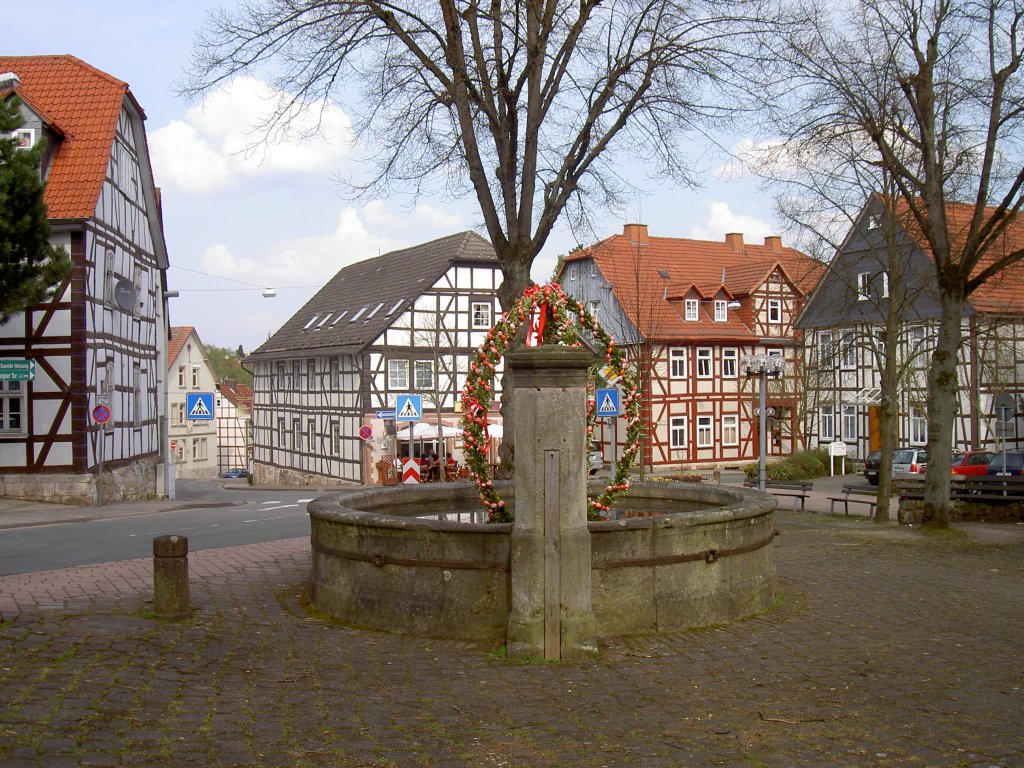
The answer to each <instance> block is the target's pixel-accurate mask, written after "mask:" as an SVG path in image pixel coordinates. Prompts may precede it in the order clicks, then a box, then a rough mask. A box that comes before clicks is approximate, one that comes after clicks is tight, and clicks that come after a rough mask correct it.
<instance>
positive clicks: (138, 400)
mask: <svg viewBox="0 0 1024 768" xmlns="http://www.w3.org/2000/svg"><path fill="white" fill-rule="evenodd" d="M132 426H134V427H141V426H142V366H141V365H139V364H138V363H135V364H133V365H132Z"/></svg>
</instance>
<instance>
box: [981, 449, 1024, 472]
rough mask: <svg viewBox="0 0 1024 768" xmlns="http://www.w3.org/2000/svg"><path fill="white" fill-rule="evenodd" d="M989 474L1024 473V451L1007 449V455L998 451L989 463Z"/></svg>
mask: <svg viewBox="0 0 1024 768" xmlns="http://www.w3.org/2000/svg"><path fill="white" fill-rule="evenodd" d="M1004 458H1005V463H1004ZM987 474H989V475H996V476H998V477H1005V476H1007V475H1024V451H1007V452H1006V455H1005V457H1004V455H1003V454H1002V453H997V454H996V455H995V456H993V457H992V461H990V462H989V463H988V469H987Z"/></svg>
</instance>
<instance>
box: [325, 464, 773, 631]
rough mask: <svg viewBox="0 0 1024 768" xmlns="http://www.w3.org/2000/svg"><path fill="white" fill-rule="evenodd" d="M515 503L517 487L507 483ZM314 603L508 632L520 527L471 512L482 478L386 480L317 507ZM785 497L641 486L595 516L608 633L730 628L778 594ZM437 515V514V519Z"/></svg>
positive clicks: (597, 587)
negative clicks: (776, 518) (777, 518)
mask: <svg viewBox="0 0 1024 768" xmlns="http://www.w3.org/2000/svg"><path fill="white" fill-rule="evenodd" d="M496 485H498V486H499V492H500V493H501V495H502V497H503V498H504V499H505V500H506V504H508V505H509V506H510V508H513V509H514V504H515V498H514V488H513V485H514V484H513V483H512V482H505V483H497V484H496ZM308 508H309V516H310V524H311V534H310V539H311V544H312V549H313V569H312V576H311V583H310V599H311V601H312V603H313V605H315V606H316V607H317V608H318V609H320V610H321V611H324V612H325V613H327V614H329V615H331V616H335V617H337V618H339V619H342V620H344V621H346V622H349V623H351V624H355V625H359V626H365V627H372V628H374V629H381V630H388V631H397V632H410V633H416V634H423V635H429V636H433V637H446V638H453V639H463V640H499V641H500V640H504V638H505V632H506V622H507V619H508V613H509V608H510V600H511V598H510V589H511V586H510V585H511V575H510V540H511V531H512V524H511V523H500V524H488V523H482V522H457V521H454V520H451V519H437V518H438V517H442V518H443V517H445V516H451V515H453V514H455V513H463V514H461V515H459V517H461V518H462V519H463V520H466V519H469V518H470V517H473V518H474V519H479V515H476V514H475V513H477V512H478V510H479V500H478V498H477V491H476V488H475V486H474V485H472V484H470V483H448V484H439V485H419V486H414V485H409V486H393V487H375V488H371V489H367V490H364V491H359V492H356V493H346V494H336V495H329V496H322V497H320V498H318V499H315V500H314V501H312V502H310V503H309V506H308ZM774 509H775V499H774V498H773V497H771V496H769V495H767V494H762V493H760V492H758V491H756V490H752V489H746V488H735V487H725V486H717V485H703V484H700V483H683V482H668V483H666V482H645V483H636V484H633V485H632V486H631V487H630V491H629V493H628V494H626V495H625V496H623V497H622V498H620V499H619V500H618V502H617V503H616V505H615V506H614V507H613V513H618V514H620V515H621V516H620V518H619V519H615V520H609V521H602V522H591V523H589V524H588V528H589V531H590V541H591V589H592V593H591V601H592V605H593V611H594V618H595V623H596V627H597V634H598V636H599V637H613V636H617V635H626V634H636V633H643V632H668V631H675V630H680V629H687V628H691V627H700V626H707V625H709V624H721V623H726V622H730V621H735V620H737V619H740V618H743V617H744V616H749V615H751V614H754V613H757V612H759V611H763V610H765V609H767V608H769V607H770V606H771V605H772V603H773V602H774V599H775V584H776V578H775V567H774V565H773V563H772V547H771V543H772V541H773V539H774V536H775V530H774V528H773V525H772V511H773V510H774ZM431 518H433V519H431Z"/></svg>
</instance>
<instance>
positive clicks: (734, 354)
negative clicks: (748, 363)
mask: <svg viewBox="0 0 1024 768" xmlns="http://www.w3.org/2000/svg"><path fill="white" fill-rule="evenodd" d="M739 359H740V351H739V350H738V349H736V348H735V347H729V348H726V349H723V350H722V378H723V379H735V378H738V377H739V370H740V368H739Z"/></svg>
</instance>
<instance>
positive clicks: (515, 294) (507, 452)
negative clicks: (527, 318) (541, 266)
mask: <svg viewBox="0 0 1024 768" xmlns="http://www.w3.org/2000/svg"><path fill="white" fill-rule="evenodd" d="M495 251H497V254H498V259H499V260H500V261H501V264H502V273H503V275H504V280H503V281H502V283H501V287H500V288H499V289H498V302H499V303H500V304H501V308H502V310H503V311H504V312H508V311H509V310H510V309H511V308H512V305H513V304H515V303H516V301H517V300H518V299H519V297H520V296H522V295H523V292H524V291H525V290H526V289H527V288H528V287H529V286H530V285H531V283H532V282H533V281H532V280H531V279H530V264H531V263H532V261H533V257H532V255H529V254H528V253H525V251H526V247H525V246H521V247H520V252H519V253H517V252H516V249H515V247H514V246H512V245H510V244H508V243H507V242H506V243H504V244H501V245H498V244H496V245H495ZM524 338H525V328H520V332H519V333H518V334H517V335H516V339H515V341H514V342H513V343H512V344H511V345H509V348H508V350H507V351H506V355H507V354H508V353H509V352H512V351H513V349H514V348H515V347H517V346H518V345H519V344H520V343H522V340H523V339H524ZM512 391H513V383H512V372H511V371H509V369H508V367H507V366H506V367H505V368H504V372H503V373H502V375H501V421H502V425H503V427H504V434H503V435H502V438H501V444H500V445H499V447H498V457H499V458H500V460H501V466H500V469H499V474H498V478H499V479H505V478H508V477H510V476H511V475H512V473H513V472H514V471H515V461H516V452H515V445H516V438H515V433H514V428H513V426H512V425H513V423H514V419H513V418H512V415H513V412H514V409H515V404H514V402H513V399H514V398H513V397H512Z"/></svg>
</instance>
